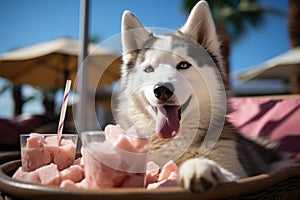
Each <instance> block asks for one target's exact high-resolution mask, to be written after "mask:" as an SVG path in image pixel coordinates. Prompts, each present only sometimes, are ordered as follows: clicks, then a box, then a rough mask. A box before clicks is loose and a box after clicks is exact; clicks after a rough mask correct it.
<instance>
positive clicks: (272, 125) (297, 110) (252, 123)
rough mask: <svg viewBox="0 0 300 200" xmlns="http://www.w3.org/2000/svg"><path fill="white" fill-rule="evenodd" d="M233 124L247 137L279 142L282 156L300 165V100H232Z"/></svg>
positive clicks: (230, 118)
mask: <svg viewBox="0 0 300 200" xmlns="http://www.w3.org/2000/svg"><path fill="white" fill-rule="evenodd" d="M230 103H231V105H232V108H233V112H232V113H231V114H229V115H228V119H229V121H231V122H232V123H233V125H234V126H235V127H236V128H237V129H238V130H239V131H240V132H241V133H242V134H244V135H246V136H249V137H266V138H269V139H270V140H272V141H279V142H280V145H279V150H280V151H281V152H284V153H286V152H290V153H296V154H297V155H294V158H295V159H296V160H297V161H300V98H288V99H283V100H271V99H268V98H254V97H251V98H232V99H231V100H230Z"/></svg>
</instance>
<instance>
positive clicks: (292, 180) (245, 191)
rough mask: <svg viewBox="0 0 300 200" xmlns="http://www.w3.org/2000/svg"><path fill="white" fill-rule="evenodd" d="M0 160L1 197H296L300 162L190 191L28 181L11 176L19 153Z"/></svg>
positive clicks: (298, 195) (299, 192)
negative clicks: (201, 190)
mask: <svg viewBox="0 0 300 200" xmlns="http://www.w3.org/2000/svg"><path fill="white" fill-rule="evenodd" d="M0 164H2V165H1V166H0V191H1V193H2V196H3V198H4V199H5V198H9V199H43V200H47V199H63V198H67V199H68V200H69V199H85V200H90V199H101V200H106V199H107V200H108V199H109V200H114V199H125V200H126V199H131V200H135V199H142V200H147V199H149V200H150V199H151V200H153V199H157V200H160V199H162V200H165V199H171V198H172V200H177V199H197V200H199V199H300V166H299V167H289V168H284V169H281V170H279V171H276V172H274V173H272V174H262V175H259V176H255V177H250V178H245V179H240V180H238V181H236V182H232V183H226V184H222V185H220V186H219V187H217V188H216V189H214V190H212V191H209V192H207V193H205V194H194V193H191V192H187V191H184V190H183V189H182V188H180V187H173V188H163V189H156V190H147V189H143V188H130V189H129V188H113V189H103V190H80V189H66V188H59V187H56V186H43V185H38V184H29V183H25V182H21V181H17V180H14V179H12V178H11V175H12V174H13V173H14V172H15V171H16V169H17V168H18V167H19V166H20V165H21V162H20V160H19V154H16V153H13V154H5V155H3V154H2V155H0ZM0 199H1V198H0Z"/></svg>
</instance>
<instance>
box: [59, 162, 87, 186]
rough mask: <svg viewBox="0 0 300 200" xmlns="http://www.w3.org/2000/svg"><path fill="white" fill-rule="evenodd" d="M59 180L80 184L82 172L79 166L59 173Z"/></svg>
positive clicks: (82, 176)
mask: <svg viewBox="0 0 300 200" xmlns="http://www.w3.org/2000/svg"><path fill="white" fill-rule="evenodd" d="M60 177H61V180H62V181H63V180H70V181H72V182H75V183H77V182H80V181H82V180H83V179H84V170H83V168H82V167H81V166H79V165H72V166H70V167H69V168H66V169H64V170H62V171H61V172H60Z"/></svg>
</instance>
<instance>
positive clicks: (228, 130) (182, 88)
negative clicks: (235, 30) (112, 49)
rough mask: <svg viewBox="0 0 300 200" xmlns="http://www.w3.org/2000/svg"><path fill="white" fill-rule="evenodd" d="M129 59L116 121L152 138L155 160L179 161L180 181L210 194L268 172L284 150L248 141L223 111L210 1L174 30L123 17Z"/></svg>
mask: <svg viewBox="0 0 300 200" xmlns="http://www.w3.org/2000/svg"><path fill="white" fill-rule="evenodd" d="M122 48H123V64H122V68H121V73H122V77H121V84H120V85H121V86H120V93H119V94H118V108H117V110H116V113H115V114H116V115H115V117H116V122H117V123H119V124H120V125H121V127H122V128H124V129H127V128H129V127H130V126H132V125H134V126H136V127H138V128H140V129H141V130H142V131H143V132H145V133H151V134H153V135H152V136H151V146H150V151H151V156H152V157H151V159H153V160H155V162H157V163H159V164H161V165H162V164H164V163H165V162H166V161H168V160H170V159H172V160H174V161H175V162H176V163H177V164H179V165H180V170H179V179H178V180H179V183H180V184H181V185H182V186H183V187H184V188H186V189H187V190H191V191H195V192H205V191H207V190H210V189H211V188H213V187H215V186H216V185H218V184H220V183H223V182H228V181H233V180H236V179H237V178H243V177H248V176H253V175H256V174H259V173H264V172H268V171H269V170H270V169H271V164H272V163H274V162H276V161H279V160H280V158H279V156H278V155H277V154H276V153H275V151H273V150H272V149H271V148H269V146H268V145H262V144H261V142H257V141H252V140H250V139H247V138H245V137H243V136H241V135H239V134H238V133H236V131H235V130H234V129H233V128H232V126H231V125H230V123H229V122H227V120H226V118H225V116H226V114H228V113H229V112H230V107H229V106H228V105H227V101H226V99H227V97H228V96H229V95H228V94H229V93H228V88H229V87H228V86H227V82H226V79H225V76H224V74H223V69H222V67H223V66H222V58H221V54H220V44H219V41H218V37H217V34H216V30H215V25H214V22H213V19H212V16H211V13H210V10H209V7H208V4H207V3H206V2H205V1H200V2H198V3H197V4H196V5H195V7H194V8H193V10H192V11H191V13H190V16H189V17H188V19H187V22H186V23H185V24H184V26H183V27H182V28H180V29H179V30H178V31H176V32H174V33H171V34H161V35H156V34H154V33H152V32H150V31H149V30H147V29H145V28H144V27H143V26H142V24H141V23H140V22H139V20H138V19H137V18H136V17H135V15H134V14H132V13H131V12H130V11H125V12H124V14H123V17H122Z"/></svg>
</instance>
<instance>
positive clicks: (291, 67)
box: [237, 47, 300, 81]
mask: <svg viewBox="0 0 300 200" xmlns="http://www.w3.org/2000/svg"><path fill="white" fill-rule="evenodd" d="M299 71H300V47H297V48H293V49H291V50H289V51H287V52H285V53H283V54H281V55H279V56H276V57H274V58H272V59H270V60H268V61H266V62H264V63H263V64H262V65H260V66H257V67H255V68H254V69H251V70H249V71H246V72H244V73H240V74H238V75H237V78H238V79H239V80H240V81H249V80H254V79H282V80H286V81H288V80H289V78H290V76H291V75H292V74H293V73H297V72H299Z"/></svg>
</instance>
